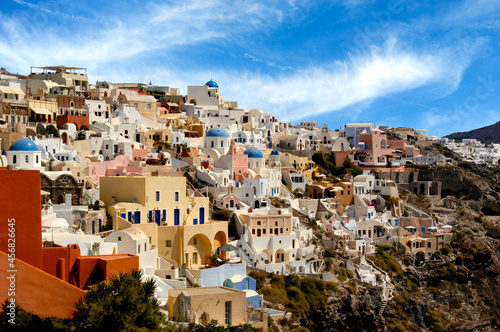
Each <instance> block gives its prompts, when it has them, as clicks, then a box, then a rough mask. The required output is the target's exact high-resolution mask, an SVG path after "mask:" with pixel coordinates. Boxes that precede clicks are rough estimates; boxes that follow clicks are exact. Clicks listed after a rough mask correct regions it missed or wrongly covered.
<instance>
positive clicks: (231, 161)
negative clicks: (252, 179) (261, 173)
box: [215, 139, 248, 182]
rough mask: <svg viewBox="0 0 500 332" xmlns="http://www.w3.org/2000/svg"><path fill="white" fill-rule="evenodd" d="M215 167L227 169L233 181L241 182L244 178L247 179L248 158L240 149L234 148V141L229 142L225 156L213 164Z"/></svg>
mask: <svg viewBox="0 0 500 332" xmlns="http://www.w3.org/2000/svg"><path fill="white" fill-rule="evenodd" d="M215 166H216V167H220V168H223V169H229V170H230V171H231V175H232V178H233V179H234V180H235V181H238V182H243V180H244V179H245V177H248V156H247V155H246V154H245V153H243V150H242V149H240V148H237V147H236V143H235V141H234V139H233V140H231V145H230V146H229V151H228V153H227V155H224V156H221V157H220V158H219V160H217V161H216V162H215Z"/></svg>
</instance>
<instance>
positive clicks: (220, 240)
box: [214, 231, 228, 259]
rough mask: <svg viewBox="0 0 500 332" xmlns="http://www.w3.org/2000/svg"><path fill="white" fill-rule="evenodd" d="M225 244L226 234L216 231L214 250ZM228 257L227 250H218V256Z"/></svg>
mask: <svg viewBox="0 0 500 332" xmlns="http://www.w3.org/2000/svg"><path fill="white" fill-rule="evenodd" d="M226 244H227V238H226V234H225V233H224V232H222V231H219V232H217V234H215V237H214V252H215V251H216V250H217V249H218V248H219V247H222V246H224V245H226ZM227 257H228V254H227V251H221V252H220V258H221V259H226V258H227Z"/></svg>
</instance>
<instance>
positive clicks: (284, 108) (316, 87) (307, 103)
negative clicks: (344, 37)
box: [219, 40, 468, 121]
mask: <svg viewBox="0 0 500 332" xmlns="http://www.w3.org/2000/svg"><path fill="white" fill-rule="evenodd" d="M467 65H468V59H462V58H460V57H457V56H454V55H453V54H452V52H451V51H446V50H443V51H441V52H440V53H436V52H432V53H423V54H422V53H412V52H410V51H405V50H401V49H399V48H398V47H397V44H396V41H395V40H389V41H388V42H387V43H386V44H385V45H384V47H383V48H375V47H373V48H372V49H371V52H370V53H369V54H367V55H365V56H358V57H355V58H351V59H350V60H349V61H345V62H338V61H337V62H334V63H332V64H330V65H326V66H321V67H308V68H304V69H300V70H297V71H295V72H293V73H291V74H288V75H280V76H277V77H271V76H269V75H255V74H253V73H248V72H246V73H240V74H239V75H238V76H235V77H231V75H228V74H225V75H226V76H225V77H224V81H225V82H219V83H222V84H220V85H221V90H222V92H223V93H224V95H225V96H230V97H233V96H234V97H237V99H238V102H239V105H240V107H244V108H265V109H266V110H267V111H269V112H274V113H276V114H278V115H279V116H280V118H281V119H283V120H289V121H294V120H298V119H302V118H305V117H310V116H311V115H315V116H317V115H320V114H326V113H330V112H332V111H338V110H341V109H343V108H345V107H348V106H352V105H355V104H357V103H360V102H365V101H370V100H372V99H375V98H379V97H384V96H387V95H390V94H393V93H398V92H402V91H407V90H411V89H414V88H417V87H423V86H426V85H429V84H441V85H447V86H449V87H450V89H455V88H456V86H457V85H458V84H459V82H460V80H461V77H462V72H463V70H464V69H465V67H466V66H467ZM219 77H220V75H219ZM219 80H221V79H219ZM226 82H227V85H224V83H226ZM226 99H227V98H226Z"/></svg>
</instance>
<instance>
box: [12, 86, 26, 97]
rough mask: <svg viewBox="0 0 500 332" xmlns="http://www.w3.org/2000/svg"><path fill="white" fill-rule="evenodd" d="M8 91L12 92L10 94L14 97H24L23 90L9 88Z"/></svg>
mask: <svg viewBox="0 0 500 332" xmlns="http://www.w3.org/2000/svg"><path fill="white" fill-rule="evenodd" d="M10 89H11V90H12V93H14V94H16V95H22V96H24V95H26V94H25V93H24V91H23V90H21V89H19V88H12V87H11V88H10Z"/></svg>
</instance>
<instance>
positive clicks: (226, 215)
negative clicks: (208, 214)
mask: <svg viewBox="0 0 500 332" xmlns="http://www.w3.org/2000/svg"><path fill="white" fill-rule="evenodd" d="M212 219H213V220H223V221H229V219H231V211H229V210H226V209H223V210H214V212H212Z"/></svg>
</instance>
